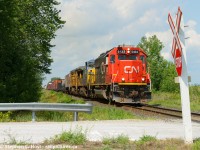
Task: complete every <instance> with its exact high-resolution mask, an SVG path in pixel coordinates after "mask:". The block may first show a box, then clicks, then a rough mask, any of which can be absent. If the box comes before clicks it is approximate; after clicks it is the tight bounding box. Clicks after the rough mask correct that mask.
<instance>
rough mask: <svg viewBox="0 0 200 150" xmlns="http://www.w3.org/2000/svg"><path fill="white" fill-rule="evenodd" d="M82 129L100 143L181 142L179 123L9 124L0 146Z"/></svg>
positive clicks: (1, 128) (198, 129)
mask: <svg viewBox="0 0 200 150" xmlns="http://www.w3.org/2000/svg"><path fill="white" fill-rule="evenodd" d="M70 129H71V130H77V129H79V130H80V129H82V131H83V132H86V135H87V139H88V140H90V141H101V140H102V138H103V137H117V136H118V135H121V134H123V135H127V136H128V137H129V138H130V140H138V139H139V138H140V137H142V136H144V135H150V136H155V137H156V138H157V139H166V138H181V139H184V128H183V125H182V121H181V120H167V121H163V120H108V121H78V122H67V123H66V122H11V123H0V135H1V136H0V143H1V144H3V143H9V142H10V140H11V138H14V139H15V140H16V141H18V142H20V141H21V142H26V143H33V144H35V143H42V142H43V141H44V140H45V139H49V138H51V137H53V136H55V135H57V134H60V133H62V132H63V131H69V130H70ZM192 129H193V139H195V138H199V137H200V123H196V122H193V123H192Z"/></svg>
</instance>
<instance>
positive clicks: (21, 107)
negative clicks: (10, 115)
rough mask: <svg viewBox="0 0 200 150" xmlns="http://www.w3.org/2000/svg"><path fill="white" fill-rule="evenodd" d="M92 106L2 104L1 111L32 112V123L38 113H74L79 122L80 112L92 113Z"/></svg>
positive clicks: (0, 104) (75, 119) (0, 105)
mask: <svg viewBox="0 0 200 150" xmlns="http://www.w3.org/2000/svg"><path fill="white" fill-rule="evenodd" d="M92 106H93V105H92V104H89V103H86V104H64V103H0V111H17V110H30V111H32V121H33V122H34V121H35V118H36V116H35V112H36V111H68V112H74V121H78V112H87V113H92Z"/></svg>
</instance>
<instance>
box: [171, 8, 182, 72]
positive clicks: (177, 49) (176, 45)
mask: <svg viewBox="0 0 200 150" xmlns="http://www.w3.org/2000/svg"><path fill="white" fill-rule="evenodd" d="M181 17H182V11H181V9H180V8H178V14H177V17H176V26H175V25H174V22H173V20H172V17H171V15H170V14H169V15H168V22H169V25H170V27H171V30H172V33H173V35H174V38H173V43H172V51H171V53H172V56H173V58H174V62H175V65H176V71H177V73H178V76H181V73H182V57H181V56H182V46H181V42H180V38H179V30H180V24H181Z"/></svg>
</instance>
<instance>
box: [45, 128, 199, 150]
mask: <svg viewBox="0 0 200 150" xmlns="http://www.w3.org/2000/svg"><path fill="white" fill-rule="evenodd" d="M86 134H87V132H83V130H82V129H81V128H76V129H75V130H74V131H72V130H70V131H65V132H63V133H61V134H59V135H56V136H55V137H53V138H51V139H50V140H46V141H45V142H44V143H43V145H48V144H54V145H57V144H63V145H66V144H68V145H76V146H77V149H80V150H84V149H94V150H122V149H124V150H129V149H130V150H132V149H136V150H146V149H148V150H163V149H165V150H182V149H184V150H199V148H200V140H199V139H196V140H195V141H194V143H193V144H189V145H188V144H185V143H184V141H183V140H181V139H165V140H158V139H156V137H154V136H150V135H143V136H142V137H140V139H139V140H136V141H131V140H130V139H129V137H128V136H126V135H123V134H121V135H118V136H117V137H103V138H102V141H97V142H91V141H88V140H87V137H86Z"/></svg>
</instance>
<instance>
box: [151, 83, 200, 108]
mask: <svg viewBox="0 0 200 150" xmlns="http://www.w3.org/2000/svg"><path fill="white" fill-rule="evenodd" d="M149 104H150V105H160V106H164V107H169V108H175V109H181V97H180V93H167V92H154V93H153V94H152V101H150V102H149ZM190 106H191V110H192V111H193V112H200V86H197V85H194V86H191V87H190Z"/></svg>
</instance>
